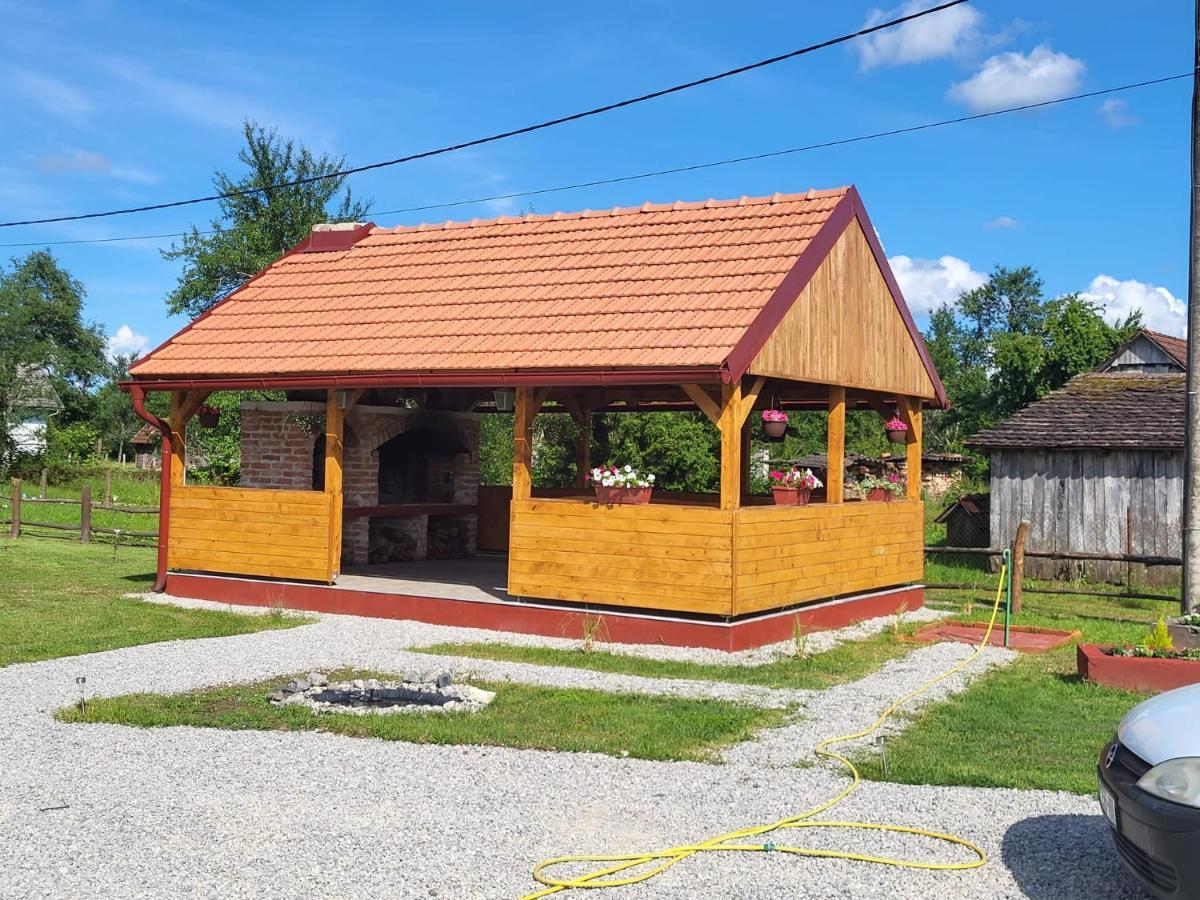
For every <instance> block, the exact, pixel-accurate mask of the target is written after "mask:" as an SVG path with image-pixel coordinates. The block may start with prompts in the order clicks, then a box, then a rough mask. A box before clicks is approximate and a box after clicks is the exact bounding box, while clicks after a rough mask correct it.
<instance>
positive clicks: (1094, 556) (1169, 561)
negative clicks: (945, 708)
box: [925, 520, 1183, 612]
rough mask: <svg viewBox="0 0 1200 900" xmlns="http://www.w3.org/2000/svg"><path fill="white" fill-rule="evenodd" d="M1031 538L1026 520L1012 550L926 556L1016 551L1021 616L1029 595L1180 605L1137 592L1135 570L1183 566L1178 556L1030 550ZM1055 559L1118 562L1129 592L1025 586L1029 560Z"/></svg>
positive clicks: (930, 550) (938, 550) (952, 550)
mask: <svg viewBox="0 0 1200 900" xmlns="http://www.w3.org/2000/svg"><path fill="white" fill-rule="evenodd" d="M1028 535H1029V521H1028V520H1023V521H1022V522H1021V523H1020V525H1018V526H1017V533H1016V534H1015V535H1014V536H1013V542H1012V545H1011V546H1009V547H926V548H925V553H926V554H929V555H937V554H946V555H962V556H984V557H989V558H996V557H999V556H1002V555H1003V554H1004V551H1005V550H1011V551H1012V567H1013V571H1012V576H1013V611H1014V612H1018V611H1020V609H1021V595H1022V593H1028V594H1069V595H1072V596H1079V597H1129V598H1133V599H1136V600H1169V601H1173V602H1176V603H1177V602H1179V601H1180V597H1179V596H1178V595H1171V594H1147V593H1140V592H1137V591H1135V590H1134V589H1133V567H1134V566H1135V565H1143V566H1182V565H1183V560H1182V559H1180V558H1179V557H1177V556H1153V555H1146V554H1137V553H1132V552H1126V553H1113V554H1107V553H1081V552H1075V551H1070V550H1026V549H1025V540H1026V538H1027V537H1028ZM1026 558H1030V559H1054V560H1072V561H1078V562H1115V563H1124V564H1125V573H1126V574H1125V590H1123V591H1120V592H1116V591H1099V590H1087V589H1086V588H1082V587H1081V588H1065V587H1052V588H1050V587H1038V586H1036V585H1033V586H1031V585H1026V584H1024V577H1025V559H1026ZM925 587H927V588H931V589H934V590H938V589H941V590H971V589H973V588H976V587H978V585H974V584H937V583H932V582H928V583H926V585H925Z"/></svg>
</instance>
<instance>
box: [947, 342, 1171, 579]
mask: <svg viewBox="0 0 1200 900" xmlns="http://www.w3.org/2000/svg"><path fill="white" fill-rule="evenodd" d="M1186 362H1187V344H1186V342H1185V341H1182V340H1180V339H1178V338H1172V337H1170V336H1168V335H1162V334H1158V333H1157V332H1153V331H1148V330H1142V331H1139V332H1137V333H1136V334H1135V335H1134V336H1133V337H1132V338H1130V339H1129V340H1128V341H1126V342H1125V344H1123V345H1122V346H1121V347H1119V348H1118V349H1117V351H1116V352H1115V353H1114V354H1113V355H1112V356H1111V357H1110V358H1109V359H1108V360H1106V361H1105V362H1104V363H1103V364H1102V365H1101V366H1100V367H1099V368H1098V369H1097V370H1096V371H1095V372H1088V373H1085V374H1083V375H1078V376H1076V377H1075V378H1073V379H1071V380H1070V381H1069V382H1067V384H1066V386H1064V387H1063V388H1062V389H1061V390H1058V391H1054V392H1052V393H1050V394H1048V395H1047V396H1046V397H1043V398H1042V399H1041V400H1038V401H1036V402H1035V403H1031V404H1030V405H1029V406H1027V407H1025V408H1024V409H1023V410H1021V411H1020V412H1018V413H1017V414H1016V415H1015V416H1013V417H1012V418H1011V419H1009V420H1007V421H1005V422H1002V423H1000V424H999V425H996V426H995V427H993V428H989V429H987V430H985V431H982V432H980V433H979V434H977V435H975V436H974V437H972V438H971V439H970V440H968V441H967V443H968V444H969V445H971V446H974V447H978V448H979V449H980V450H983V451H985V452H986V453H987V454H988V457H989V459H990V461H991V509H990V528H991V543H992V545H993V546H1003V545H1004V544H1006V543H1008V542H1009V541H1011V540H1012V537H1013V535H1014V534H1015V532H1016V529H1017V525H1018V524H1019V523H1020V521H1021V520H1022V519H1026V518H1027V519H1029V521H1030V530H1029V535H1028V538H1027V544H1026V546H1027V549H1029V550H1036V551H1047V552H1054V551H1068V552H1072V553H1093V554H1102V555H1104V554H1116V555H1120V554H1125V553H1128V552H1131V553H1132V554H1135V555H1139V556H1159V557H1173V558H1178V557H1179V556H1180V553H1181V535H1182V531H1183V459H1184V431H1185V421H1186V415H1185V408H1186V393H1185V384H1184V381H1185V367H1186ZM1025 568H1026V572H1028V573H1029V574H1030V575H1031V576H1033V577H1037V578H1058V577H1075V576H1077V575H1080V574H1084V575H1087V576H1088V577H1091V578H1094V579H1099V580H1109V581H1121V580H1124V579H1125V578H1126V577H1127V571H1126V565H1125V564H1124V563H1121V562H1080V561H1069V560H1068V561H1064V560H1053V559H1032V558H1030V559H1027V561H1026V563H1025ZM1135 578H1139V579H1141V580H1144V581H1145V582H1146V583H1149V584H1171V583H1174V582H1176V581H1178V579H1179V569H1178V567H1171V566H1155V567H1150V568H1147V569H1144V570H1142V571H1139V572H1137V573H1135Z"/></svg>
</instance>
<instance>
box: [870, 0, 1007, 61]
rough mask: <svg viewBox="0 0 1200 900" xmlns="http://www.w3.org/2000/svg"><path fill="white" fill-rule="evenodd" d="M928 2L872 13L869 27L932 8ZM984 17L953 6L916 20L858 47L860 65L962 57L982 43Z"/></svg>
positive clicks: (916, 0) (917, 0)
mask: <svg viewBox="0 0 1200 900" xmlns="http://www.w3.org/2000/svg"><path fill="white" fill-rule="evenodd" d="M929 5H930V4H929V2H928V0H908V2H906V3H905V4H904V5H903V6H901V7H900V8H899V9H891V10H882V9H873V10H871V12H870V14H868V16H867V22H866V25H867V27H870V26H872V25H878V24H879V23H880V22H885V21H887V20H889V19H894V18H896V17H897V16H906V15H909V14H911V13H915V12H920V11H921V10H922V9H926V8H928V7H929ZM982 21H983V14H982V13H980V12H979V11H978V10H976V9H975V8H974V7H971V6H965V5H964V6H953V7H951V8H950V9H945V10H942V11H941V12H938V13H934V14H933V15H929V16H923V17H922V18H920V19H913V20H912V21H911V22H905V23H904V24H903V25H898V26H896V27H894V28H889V29H888V30H887V31H879V32H876V33H875V34H872V35H869V36H867V37H865V38H862V39H861V40H859V41H858V43H857V44H856V46H857V48H858V59H859V65H860V66H861V67H862V68H863V69H864V70H866V69H871V68H874V67H875V66H902V65H907V64H909V63H919V62H926V61H927V60H931V59H945V58H947V57H960V56H963V55H965V54H966V53H968V52H970V51H971V50H972V49H974V48H975V47H978V46H979V45H980V44H982V43H983V41H984V38H983V36H982V35H981V34H980V31H979V26H980V23H981V22H982Z"/></svg>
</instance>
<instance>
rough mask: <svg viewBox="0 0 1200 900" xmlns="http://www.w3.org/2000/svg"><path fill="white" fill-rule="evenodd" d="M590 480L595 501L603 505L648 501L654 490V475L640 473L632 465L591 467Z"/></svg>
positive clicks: (637, 503)
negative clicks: (594, 492)
mask: <svg viewBox="0 0 1200 900" xmlns="http://www.w3.org/2000/svg"><path fill="white" fill-rule="evenodd" d="M591 481H592V487H593V488H594V489H595V491H596V502H597V503H602V504H604V505H605V506H612V505H619V504H629V505H641V504H645V503H649V502H650V494H651V493H652V492H653V491H654V476H653V475H640V474H638V472H637V470H635V469H634V468H633V466H625V467H624V468H621V467H619V466H598V467H596V468H595V469H592V476H591Z"/></svg>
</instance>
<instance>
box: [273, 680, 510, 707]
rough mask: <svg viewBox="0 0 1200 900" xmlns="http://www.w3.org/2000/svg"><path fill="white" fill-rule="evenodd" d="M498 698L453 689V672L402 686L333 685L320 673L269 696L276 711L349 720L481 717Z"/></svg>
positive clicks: (374, 683) (399, 683) (476, 690)
mask: <svg viewBox="0 0 1200 900" xmlns="http://www.w3.org/2000/svg"><path fill="white" fill-rule="evenodd" d="M495 696H496V695H495V694H494V693H493V692H491V691H485V690H481V689H480V688H477V687H472V686H471V685H469V684H454V679H453V677H452V676H451V675H450V673H449V672H426V673H417V672H407V673H405V676H404V680H403V681H379V680H378V679H376V678H366V679H364V678H356V679H354V680H352V681H337V682H333V683H330V681H329V679H328V678H327V677H326V676H325V675H323V674H321V673H320V672H309V673H308V677H307V678H293V679H292V680H291V681H289V682H288V683H287V684H285V685H284V686H283V687H281V688H278V689H277V690H274V691H271V693H269V694H267V699H268V700H269V701H271V703H272V704H273V705H277V706H303V707H305V708H307V709H309V710H311V711H312V712H315V713H349V714H351V715H372V714H392V713H406V712H478V711H479V710H481V709H483V708H484V707H485V706H487V705H488V704H489V703H491V702H492V699H493V698H494V697H495Z"/></svg>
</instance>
